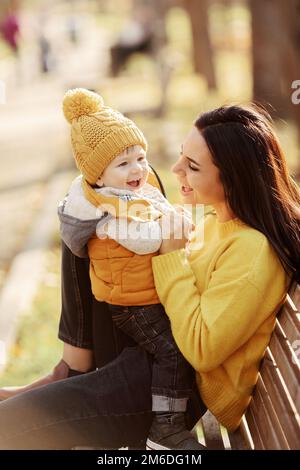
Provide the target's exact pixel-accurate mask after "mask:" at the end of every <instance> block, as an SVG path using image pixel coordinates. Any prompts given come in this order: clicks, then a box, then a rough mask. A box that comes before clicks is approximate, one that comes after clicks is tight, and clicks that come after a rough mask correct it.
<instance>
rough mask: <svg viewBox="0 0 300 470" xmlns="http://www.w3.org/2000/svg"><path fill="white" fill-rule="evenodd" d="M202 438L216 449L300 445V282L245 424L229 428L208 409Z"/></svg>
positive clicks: (279, 317) (268, 355)
mask: <svg viewBox="0 0 300 470" xmlns="http://www.w3.org/2000/svg"><path fill="white" fill-rule="evenodd" d="M201 421H202V422H201V424H200V428H198V430H197V432H198V437H199V440H200V441H202V442H203V443H206V445H207V446H208V447H209V448H214V449H222V448H223V449H224V448H227V449H230V448H232V449H247V448H248V449H300V285H298V284H296V283H294V284H293V285H292V286H291V288H290V290H289V294H288V295H287V299H286V301H285V303H284V305H283V307H282V308H281V310H280V312H279V313H278V315H277V320H276V326H275V330H274V332H273V334H272V337H271V341H270V344H269V347H268V348H267V351H266V355H265V357H264V360H263V361H262V365H261V369H260V375H259V379H258V382H257V385H256V388H255V391H254V394H253V400H252V401H251V403H250V406H249V408H248V410H247V413H246V415H245V416H244V417H243V421H242V424H241V426H240V428H239V429H238V430H237V431H236V432H234V433H229V434H228V433H227V431H226V429H224V428H223V427H222V426H219V424H218V423H217V421H216V420H215V419H214V417H213V416H212V415H211V414H210V413H207V414H206V415H205V416H204V418H202V420H201Z"/></svg>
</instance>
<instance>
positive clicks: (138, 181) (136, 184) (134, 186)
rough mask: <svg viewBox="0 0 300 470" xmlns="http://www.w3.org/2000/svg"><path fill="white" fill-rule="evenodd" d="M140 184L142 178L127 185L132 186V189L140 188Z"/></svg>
mask: <svg viewBox="0 0 300 470" xmlns="http://www.w3.org/2000/svg"><path fill="white" fill-rule="evenodd" d="M140 182H141V178H140V179H138V180H131V181H128V182H127V184H128V186H131V187H132V188H138V187H139V185H140Z"/></svg>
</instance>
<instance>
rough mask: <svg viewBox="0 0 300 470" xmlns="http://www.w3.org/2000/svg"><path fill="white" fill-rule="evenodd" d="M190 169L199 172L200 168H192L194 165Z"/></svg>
mask: <svg viewBox="0 0 300 470" xmlns="http://www.w3.org/2000/svg"><path fill="white" fill-rule="evenodd" d="M189 168H190V170H192V171H199V168H195V167H194V166H192V165H189Z"/></svg>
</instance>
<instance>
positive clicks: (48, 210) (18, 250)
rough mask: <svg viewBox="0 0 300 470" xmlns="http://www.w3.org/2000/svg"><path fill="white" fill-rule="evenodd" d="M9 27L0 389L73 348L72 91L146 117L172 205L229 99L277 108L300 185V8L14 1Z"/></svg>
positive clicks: (0, 114)
mask: <svg viewBox="0 0 300 470" xmlns="http://www.w3.org/2000/svg"><path fill="white" fill-rule="evenodd" d="M0 31H1V39H0V121H1V126H0V162H1V171H0V207H1V217H0V234H1V245H0V359H1V358H2V360H0V372H1V376H0V385H4V384H5V385H14V384H19V383H20V384H21V383H26V382H27V381H30V380H32V379H34V378H35V377H37V376H39V375H40V374H42V373H44V372H47V371H48V370H50V368H51V366H52V365H54V364H55V363H56V361H57V359H58V357H59V356H60V352H61V344H60V343H59V342H58V341H57V339H56V337H57V328H58V319H59V314H60V248H59V247H60V245H59V234H58V220H57V218H56V206H57V202H58V201H59V200H60V199H61V198H62V197H63V196H64V194H65V192H66V191H67V189H68V186H69V184H70V182H71V180H72V178H73V177H74V176H75V175H76V174H77V172H76V169H75V167H74V164H73V160H72V155H71V147H70V143H69V128H68V125H67V123H66V122H65V120H64V118H63V115H62V111H61V101H62V97H63V95H64V93H65V91H66V90H67V89H68V88H70V87H86V88H89V89H92V90H95V91H97V92H99V93H100V94H101V95H102V96H103V98H104V101H105V103H106V104H107V105H109V106H111V107H115V108H117V109H119V110H120V111H122V112H123V113H125V114H126V115H128V116H129V117H131V118H132V119H134V120H136V122H137V123H138V125H139V126H140V127H141V128H142V129H143V131H144V133H145V135H146V137H147V139H148V141H149V160H150V162H151V163H152V164H153V165H154V167H155V168H156V170H157V171H158V172H159V174H160V176H161V178H162V180H163V182H164V184H165V186H166V189H167V194H168V196H169V198H170V200H171V201H173V202H176V201H178V200H179V194H177V190H176V181H175V180H174V178H173V177H172V176H171V174H170V171H169V169H170V166H171V164H172V163H173V162H174V161H175V159H176V158H177V156H178V154H179V149H180V143H181V142H182V140H183V138H184V136H185V134H186V132H187V130H188V129H189V128H190V126H191V124H192V122H193V120H194V119H195V118H196V117H197V115H198V114H200V113H201V112H202V111H205V110H208V109H211V108H213V107H217V106H220V105H221V104H224V103H233V102H234V103H237V102H238V103H246V102H249V101H252V100H254V101H258V102H260V103H262V104H264V105H265V106H266V108H267V109H268V110H269V111H270V112H271V114H272V115H273V117H274V119H275V120H276V128H277V130H278V133H279V137H280V140H281V142H282V145H283V148H284V150H285V152H286V156H287V160H288V165H289V169H290V172H291V173H292V174H293V175H294V176H295V178H296V179H297V180H298V181H299V179H300V152H299V140H300V138H299V136H300V104H297V103H296V102H295V100H292V94H293V92H295V90H294V89H293V88H292V86H293V82H295V80H300V1H299V0H272V1H270V0H23V1H22V0H14V1H13V0H11V1H9V0H1V1H0ZM299 85H300V82H299ZM299 85H298V86H299ZM299 95H300V94H298V96H299ZM293 101H294V103H293ZM1 348H2V349H1ZM5 353H7V355H6V359H7V361H5Z"/></svg>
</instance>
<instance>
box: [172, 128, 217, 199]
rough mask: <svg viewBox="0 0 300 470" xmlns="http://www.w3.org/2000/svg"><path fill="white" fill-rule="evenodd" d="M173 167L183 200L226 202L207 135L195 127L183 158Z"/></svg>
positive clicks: (189, 135)
mask: <svg viewBox="0 0 300 470" xmlns="http://www.w3.org/2000/svg"><path fill="white" fill-rule="evenodd" d="M172 171H173V172H174V173H175V174H176V176H177V178H178V180H179V183H180V185H181V188H180V190H181V194H182V196H183V202H184V203H186V204H197V203H198V204H209V205H212V206H218V205H220V204H222V203H224V202H225V195H224V188H223V185H222V183H221V180H220V173H219V169H218V168H217V167H216V166H215V165H214V163H213V161H212V156H211V153H210V151H209V149H208V147H207V145H206V142H205V139H204V137H203V136H202V134H201V133H200V132H199V130H198V129H197V128H196V127H193V128H192V130H191V131H190V133H189V134H188V136H187V138H186V140H185V141H184V143H183V145H182V150H181V152H180V158H179V160H178V161H177V163H175V165H174V166H173V168H172Z"/></svg>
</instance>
